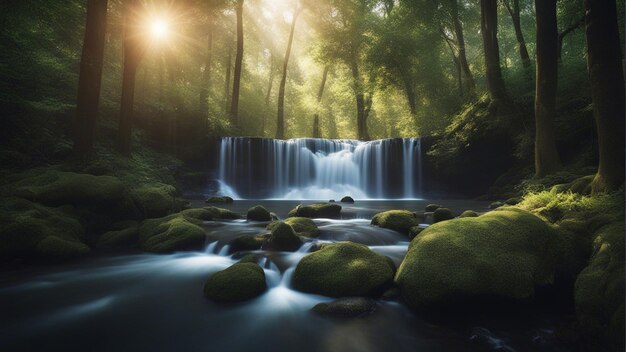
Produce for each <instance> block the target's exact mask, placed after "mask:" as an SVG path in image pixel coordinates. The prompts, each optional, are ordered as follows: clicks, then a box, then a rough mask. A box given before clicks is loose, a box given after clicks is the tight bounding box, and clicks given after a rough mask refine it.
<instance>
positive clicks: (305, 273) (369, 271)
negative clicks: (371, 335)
mask: <svg viewBox="0 0 626 352" xmlns="http://www.w3.org/2000/svg"><path fill="white" fill-rule="evenodd" d="M394 273H395V266H394V264H393V262H392V261H391V259H389V258H388V257H385V256H383V255H380V254H377V253H374V252H372V251H371V250H370V249H369V248H368V247H367V246H364V245H362V244H357V243H352V242H339V243H333V244H325V245H322V246H321V249H320V250H318V251H316V252H313V253H311V254H308V255H306V256H305V257H304V258H302V260H301V261H300V262H299V263H298V265H297V266H296V270H295V271H294V274H293V279H292V286H293V287H294V288H295V289H296V290H299V291H303V292H309V293H315V294H320V295H325V296H330V297H346V296H376V295H380V294H382V293H383V292H384V291H385V290H386V289H388V288H389V287H390V286H391V285H392V283H393V275H394Z"/></svg>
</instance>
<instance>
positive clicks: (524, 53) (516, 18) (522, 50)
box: [503, 0, 551, 70]
mask: <svg viewBox="0 0 626 352" xmlns="http://www.w3.org/2000/svg"><path fill="white" fill-rule="evenodd" d="M503 2H504V6H505V7H506V9H507V11H508V12H509V14H510V15H511V20H512V21H513V28H514V29H515V38H516V39H517V48H518V50H519V56H520V58H521V59H522V64H523V65H524V68H525V69H526V70H530V66H531V63H530V55H528V48H527V47H526V40H525V39H524V33H523V32H522V22H521V20H520V17H521V16H520V5H519V0H512V2H513V3H512V4H511V1H509V0H503ZM548 2H551V1H548ZM536 3H537V2H536V1H535V4H536Z"/></svg>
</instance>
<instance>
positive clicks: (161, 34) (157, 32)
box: [150, 18, 169, 40]
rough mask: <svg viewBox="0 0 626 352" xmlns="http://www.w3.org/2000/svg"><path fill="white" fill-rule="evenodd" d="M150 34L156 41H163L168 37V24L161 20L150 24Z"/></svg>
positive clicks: (155, 20)
mask: <svg viewBox="0 0 626 352" xmlns="http://www.w3.org/2000/svg"><path fill="white" fill-rule="evenodd" d="M150 34H151V35H152V37H153V38H154V39H156V40H165V39H167V37H168V35H169V24H168V23H167V21H166V20H164V19H162V18H157V19H153V20H152V21H151V22H150Z"/></svg>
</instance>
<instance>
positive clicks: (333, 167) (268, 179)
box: [218, 137, 422, 200]
mask: <svg viewBox="0 0 626 352" xmlns="http://www.w3.org/2000/svg"><path fill="white" fill-rule="evenodd" d="M421 154H422V151H421V143H420V140H419V139H417V138H407V139H385V140H377V141H370V142H361V141H355V140H328V139H290V140H275V139H252V138H246V137H228V138H223V139H222V140H221V142H220V148H219V170H218V174H219V179H220V187H221V193H223V194H224V195H230V196H231V197H233V198H239V196H241V197H243V198H273V199H318V200H319V199H323V200H328V199H336V200H339V199H341V198H342V197H344V196H346V195H349V196H351V197H353V198H354V199H389V198H398V199H415V198H420V196H421V193H422V192H421V187H422V176H421V175H422V165H421V160H422V158H421ZM398 181H399V182H398Z"/></svg>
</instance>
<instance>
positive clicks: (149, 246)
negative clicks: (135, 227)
mask: <svg viewBox="0 0 626 352" xmlns="http://www.w3.org/2000/svg"><path fill="white" fill-rule="evenodd" d="M239 218H241V216H239V215H238V214H235V213H233V212H231V211H230V210H226V209H220V208H216V207H210V206H209V207H204V208H195V209H187V210H183V211H181V212H179V213H177V214H172V215H168V216H165V217H162V218H158V219H148V220H145V221H143V222H142V223H141V227H140V229H139V243H140V245H141V248H142V249H143V250H144V251H147V252H155V253H169V252H173V251H179V250H190V249H199V248H201V247H202V246H203V245H204V244H205V242H206V237H207V235H206V233H205V231H204V229H202V227H200V226H199V225H201V224H202V222H203V221H212V220H232V219H239Z"/></svg>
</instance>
